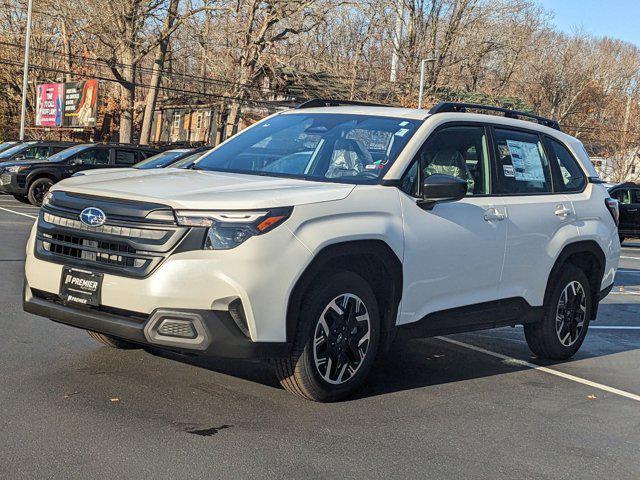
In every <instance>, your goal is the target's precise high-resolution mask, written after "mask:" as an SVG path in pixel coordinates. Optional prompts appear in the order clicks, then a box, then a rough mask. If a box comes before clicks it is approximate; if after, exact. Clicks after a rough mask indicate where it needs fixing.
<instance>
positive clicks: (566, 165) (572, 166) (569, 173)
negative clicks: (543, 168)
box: [548, 138, 586, 192]
mask: <svg viewBox="0 0 640 480" xmlns="http://www.w3.org/2000/svg"><path fill="white" fill-rule="evenodd" d="M548 142H549V145H550V146H551V152H550V154H551V155H552V157H551V165H552V168H553V172H554V178H553V184H554V185H553V186H554V190H555V191H558V192H579V191H582V190H583V189H584V187H585V186H586V180H585V178H584V175H583V173H582V170H580V167H579V166H578V163H577V162H576V160H575V159H574V158H573V155H571V153H570V152H569V150H567V148H566V147H565V146H564V145H562V144H561V143H560V142H558V141H557V140H554V139H552V138H548Z"/></svg>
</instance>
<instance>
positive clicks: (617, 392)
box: [436, 337, 640, 402]
mask: <svg viewBox="0 0 640 480" xmlns="http://www.w3.org/2000/svg"><path fill="white" fill-rule="evenodd" d="M436 338H438V339H439V340H442V341H444V342H447V343H451V344H453V345H457V346H458V347H462V348H467V349H469V350H474V351H476V352H480V353H484V354H485V355H490V356H492V357H495V358H499V359H500V360H504V361H505V362H508V363H509V364H510V365H518V366H520V367H526V368H531V369H533V370H538V371H540V372H544V373H548V374H550V375H555V376H556V377H561V378H564V379H566V380H571V381H572V382H576V383H581V384H582V385H587V386H589V387H593V388H597V389H598V390H603V391H605V392H609V393H613V394H615V395H619V396H621V397H625V398H628V399H630V400H635V401H636V402H640V395H636V394H634V393H629V392H625V391H624V390H619V389H617V388H613V387H609V386H608V385H603V384H601V383H596V382H592V381H591V380H587V379H585V378H580V377H576V376H575V375H570V374H568V373H564V372H559V371H558V370H553V369H552V368H547V367H541V366H540V365H536V364H535V363H531V362H526V361H524V360H519V359H517V358H513V357H509V356H507V355H503V354H501V353H497V352H493V351H491V350H487V349H485V348H482V347H476V346H475V345H471V344H469V343H464V342H459V341H458V340H453V339H452V338H445V337H436Z"/></svg>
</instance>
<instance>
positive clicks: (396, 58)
mask: <svg viewBox="0 0 640 480" xmlns="http://www.w3.org/2000/svg"><path fill="white" fill-rule="evenodd" d="M398 3H399V5H396V15H397V17H396V31H395V34H394V36H393V53H392V56H391V75H390V76H389V80H391V81H392V82H395V81H396V79H397V78H398V64H399V63H400V39H401V38H402V27H403V24H404V0H398Z"/></svg>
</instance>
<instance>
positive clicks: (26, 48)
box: [20, 0, 33, 141]
mask: <svg viewBox="0 0 640 480" xmlns="http://www.w3.org/2000/svg"><path fill="white" fill-rule="evenodd" d="M32 10H33V0H29V6H28V7H27V34H26V38H25V41H24V72H23V74H22V109H21V112H20V141H22V140H24V126H25V121H26V118H25V117H26V115H27V88H28V86H29V50H30V47H31V12H32Z"/></svg>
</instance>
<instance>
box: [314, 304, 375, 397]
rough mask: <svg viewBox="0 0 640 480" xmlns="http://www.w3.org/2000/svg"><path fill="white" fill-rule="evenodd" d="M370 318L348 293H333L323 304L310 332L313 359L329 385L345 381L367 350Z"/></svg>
mask: <svg viewBox="0 0 640 480" xmlns="http://www.w3.org/2000/svg"><path fill="white" fill-rule="evenodd" d="M370 335H371V321H370V319H369V312H368V310H367V307H366V305H365V304H364V302H363V301H362V300H361V299H360V298H359V297H358V296H357V295H354V294H351V293H344V294H342V295H338V296H337V297H335V298H334V299H333V300H332V301H331V302H329V304H328V305H327V306H326V307H325V308H324V310H323V311H322V314H321V315H320V318H319V319H318V322H317V324H316V328H315V331H314V336H313V360H314V364H315V368H316V370H317V372H318V373H319V374H320V376H321V377H322V378H323V379H324V380H325V381H326V382H327V383H330V384H332V385H339V384H342V383H345V382H347V381H349V380H350V379H351V378H353V376H354V375H355V374H356V373H357V372H358V370H359V369H360V367H361V366H362V363H363V362H364V359H365V357H366V355H367V351H368V350H369V343H370Z"/></svg>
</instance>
